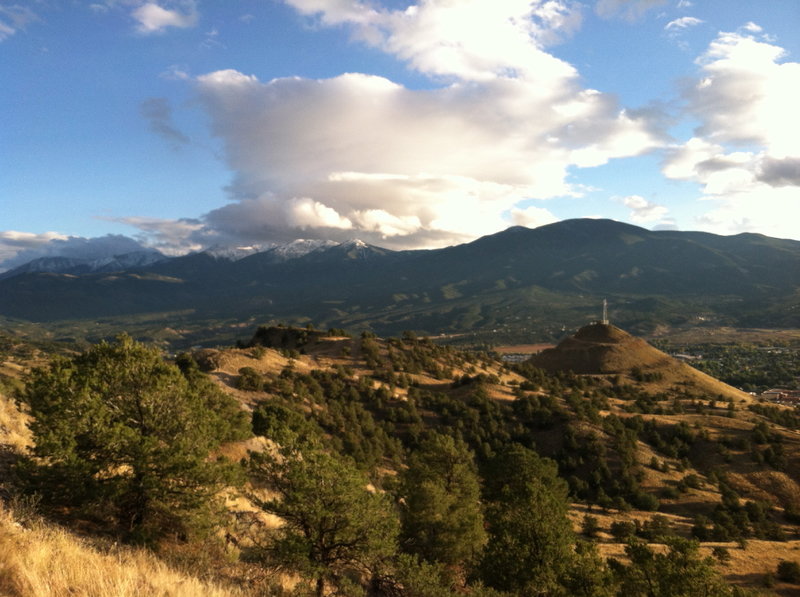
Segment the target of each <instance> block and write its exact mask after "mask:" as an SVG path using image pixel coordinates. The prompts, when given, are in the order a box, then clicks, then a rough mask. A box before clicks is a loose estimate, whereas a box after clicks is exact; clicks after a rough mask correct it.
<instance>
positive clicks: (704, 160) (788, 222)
mask: <svg viewBox="0 0 800 597" xmlns="http://www.w3.org/2000/svg"><path fill="white" fill-rule="evenodd" d="M760 33H761V28H760V27H759V26H758V25H756V24H754V23H748V24H747V25H746V26H745V27H743V28H742V29H741V30H740V31H738V32H732V33H730V32H723V33H720V34H719V36H718V37H717V38H716V39H715V40H714V41H713V42H712V43H711V44H710V46H709V48H708V50H707V51H706V52H705V53H704V54H703V55H702V56H701V57H700V58H699V59H698V60H697V64H698V65H699V67H700V69H701V76H700V77H699V79H698V80H697V81H696V82H695V83H694V84H693V85H691V86H688V87H687V88H686V89H685V91H684V98H685V100H686V104H687V110H688V111H689V113H690V114H691V115H692V116H694V117H695V118H696V119H697V120H698V121H699V122H700V125H699V126H698V127H697V128H696V130H695V132H694V136H693V137H692V138H691V139H689V140H688V141H686V142H685V143H683V144H682V145H679V146H677V147H675V148H673V149H672V150H671V151H669V152H668V154H667V157H666V160H665V162H664V166H663V172H664V174H665V175H666V176H667V177H669V178H674V179H682V180H691V181H695V182H698V183H699V184H700V185H701V189H702V193H703V194H702V199H703V200H705V201H708V202H709V203H710V204H711V205H712V207H711V208H710V211H708V212H707V213H706V214H705V215H703V216H701V217H700V218H699V219H698V225H700V226H701V227H703V228H705V229H707V230H710V231H713V232H720V233H734V232H742V231H747V230H754V229H760V230H762V231H764V232H767V233H769V234H773V235H775V236H791V235H794V234H796V231H794V230H793V228H794V227H795V226H794V222H795V221H797V218H798V217H800V202H798V201H797V196H798V191H800V189H798V183H800V173H799V172H798V166H800V150H799V149H798V145H797V139H798V138H800V121H798V119H797V117H796V109H797V108H796V107H797V106H798V105H800V64H799V63H797V62H790V61H784V59H785V57H786V53H785V51H784V50H783V49H782V48H780V47H778V46H776V45H774V44H772V43H770V42H769V41H767V40H765V39H764V38H761V39H759V38H757V37H756V35H758V34H760ZM777 214H780V217H776V215H777Z"/></svg>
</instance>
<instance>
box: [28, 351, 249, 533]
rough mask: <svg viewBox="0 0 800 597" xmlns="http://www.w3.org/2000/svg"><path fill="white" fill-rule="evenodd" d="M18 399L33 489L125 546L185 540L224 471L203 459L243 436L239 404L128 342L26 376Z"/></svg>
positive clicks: (61, 360)
mask: <svg viewBox="0 0 800 597" xmlns="http://www.w3.org/2000/svg"><path fill="white" fill-rule="evenodd" d="M20 399H21V401H22V402H23V403H25V404H27V406H28V408H29V412H30V414H31V415H32V417H33V422H32V423H31V430H32V432H33V435H34V440H35V448H34V454H35V455H36V456H37V457H39V459H40V460H39V462H40V463H41V464H40V466H39V467H36V468H35V469H34V472H35V474H34V475H33V476H32V481H33V482H38V483H39V490H40V491H41V492H42V493H43V494H46V495H48V496H57V497H58V498H61V499H62V500H63V501H65V502H66V505H67V506H71V507H75V506H84V507H91V508H92V510H93V511H94V512H95V513H106V514H108V515H110V517H111V518H112V520H113V521H114V522H116V523H117V524H118V525H119V528H120V530H122V532H123V533H124V534H125V536H126V537H127V538H129V539H138V540H150V539H154V538H155V537H157V536H159V535H161V534H163V533H166V532H168V531H170V530H172V531H175V532H184V531H185V528H186V523H187V522H188V521H189V519H190V518H191V516H192V515H194V514H196V513H198V512H200V511H201V510H203V509H204V508H206V507H207V506H208V505H209V504H210V502H211V501H213V498H214V496H215V494H216V492H217V491H218V490H219V488H220V487H221V484H222V483H223V482H224V481H225V480H226V478H227V473H228V472H229V469H227V467H225V466H224V465H223V464H222V463H217V462H211V461H209V453H210V451H211V450H212V449H214V448H215V447H217V446H218V445H219V444H220V442H222V441H224V440H228V439H234V438H238V437H245V436H246V434H247V427H246V417H245V416H244V414H243V413H242V412H241V409H239V407H238V405H236V403H235V402H234V401H233V400H232V399H230V398H228V397H227V396H225V395H224V394H222V393H221V392H220V391H219V390H218V389H217V388H216V387H215V386H214V385H213V384H211V383H210V382H209V381H208V380H206V378H205V376H203V375H202V374H201V373H199V371H196V370H187V372H186V374H184V373H182V372H181V369H179V368H178V367H176V366H175V365H171V364H168V363H166V362H165V361H164V360H163V359H162V358H161V356H160V354H159V352H158V351H157V350H156V349H152V348H148V347H146V346H144V345H142V344H139V343H137V342H134V341H133V340H132V339H131V338H130V337H129V336H127V335H121V336H119V337H118V338H117V340H116V342H115V343H112V344H109V343H106V342H102V343H100V344H98V345H95V346H93V347H92V348H90V349H89V350H88V351H86V352H84V353H83V354H81V355H79V356H77V357H74V358H71V359H67V358H57V359H55V360H53V361H52V362H51V363H50V364H49V366H47V367H44V368H38V369H34V370H33V371H32V372H31V374H30V376H29V378H28V380H27V383H26V386H25V388H24V389H23V390H22V392H21V395H20Z"/></svg>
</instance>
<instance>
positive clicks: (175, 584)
mask: <svg viewBox="0 0 800 597" xmlns="http://www.w3.org/2000/svg"><path fill="white" fill-rule="evenodd" d="M0 595H4V596H8V597H61V596H65V597H66V596H67V595H69V596H72V597H74V596H76V595H78V596H81V597H95V596H96V597H141V596H142V595H147V596H160V597H197V596H200V595H202V596H204V597H222V596H238V595H242V593H241V592H239V591H236V590H231V589H226V588H222V587H220V586H216V585H213V584H210V583H207V582H203V581H200V580H198V579H196V578H191V577H188V576H186V575H184V574H181V573H180V572H177V571H175V570H172V569H170V568H169V567H168V566H167V565H166V564H164V563H163V562H161V561H159V560H158V559H157V558H156V557H155V556H153V555H152V554H150V553H147V552H145V551H140V550H134V549H129V548H119V547H114V548H110V549H109V551H107V552H105V553H103V552H101V551H100V550H98V549H97V548H95V547H92V546H91V545H89V544H88V543H85V542H83V541H82V540H80V539H78V538H76V537H75V536H73V535H71V534H69V533H68V532H66V531H64V530H61V529H58V528H56V527H52V526H47V525H45V524H43V523H34V524H32V525H31V526H30V528H25V527H23V526H21V525H20V524H19V523H17V522H16V521H15V520H14V517H13V515H12V514H11V513H10V512H9V511H8V510H5V509H0Z"/></svg>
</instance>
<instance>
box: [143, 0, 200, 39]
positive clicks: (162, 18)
mask: <svg viewBox="0 0 800 597" xmlns="http://www.w3.org/2000/svg"><path fill="white" fill-rule="evenodd" d="M173 5H174V7H170V8H165V7H164V6H162V5H161V4H159V3H158V2H145V3H144V4H141V5H140V6H137V7H136V8H135V9H134V10H133V12H131V16H132V17H133V18H134V19H135V20H136V21H137V22H138V25H137V30H138V31H139V33H143V34H151V33H160V32H162V31H164V30H165V29H166V28H168V27H177V28H179V29H185V28H188V27H194V26H195V25H196V24H197V21H198V14H197V6H196V4H195V2H194V0H182V1H181V2H177V3H173Z"/></svg>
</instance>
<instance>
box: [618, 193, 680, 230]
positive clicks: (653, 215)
mask: <svg viewBox="0 0 800 597" xmlns="http://www.w3.org/2000/svg"><path fill="white" fill-rule="evenodd" d="M621 201H622V204H623V205H624V206H625V207H627V208H629V209H630V210H631V213H630V219H631V221H632V222H633V223H635V224H652V223H654V222H658V223H664V221H665V220H666V216H667V214H668V213H669V209H668V208H666V207H665V206H663V205H659V204H658V203H652V202H651V201H648V200H647V199H645V198H644V197H642V196H641V195H629V196H628V197H623V198H622V199H621Z"/></svg>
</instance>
